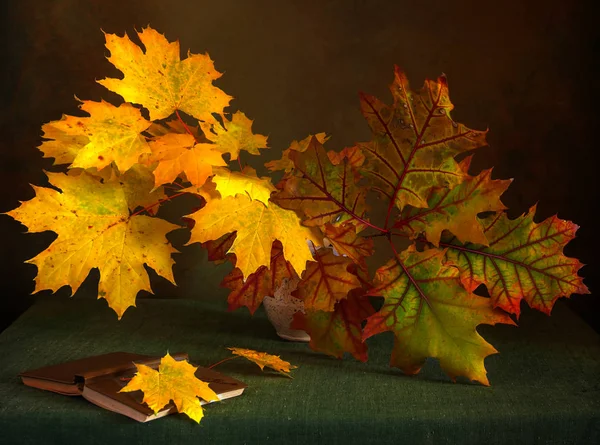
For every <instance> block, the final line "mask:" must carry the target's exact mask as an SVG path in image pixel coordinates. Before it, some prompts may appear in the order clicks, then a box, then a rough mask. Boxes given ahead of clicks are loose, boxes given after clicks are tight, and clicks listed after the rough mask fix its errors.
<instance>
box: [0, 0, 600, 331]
mask: <svg viewBox="0 0 600 445" xmlns="http://www.w3.org/2000/svg"><path fill="white" fill-rule="evenodd" d="M590 3H591V2H590ZM1 7H2V9H3V11H2V20H3V22H4V23H3V24H2V31H3V33H4V35H3V36H2V39H1V41H2V43H3V46H4V50H3V55H2V79H1V81H0V87H1V91H2V98H1V101H2V117H1V124H2V128H1V133H0V134H1V137H0V144H1V145H0V194H1V200H0V212H5V211H8V210H10V209H12V208H14V207H16V206H17V205H18V203H19V201H22V200H27V199H31V198H32V197H33V191H32V189H31V187H30V186H29V185H28V184H29V183H33V184H44V181H45V176H44V175H43V173H42V169H43V168H48V167H49V166H50V163H49V162H48V160H44V159H42V158H41V154H40V153H39V152H38V151H37V149H36V146H38V145H39V144H40V127H41V125H42V124H43V123H45V122H49V121H51V120H56V119H59V118H60V116H61V114H62V113H67V114H76V113H77V112H78V110H77V103H76V101H75V99H74V97H73V96H74V94H76V95H77V96H78V97H80V98H82V99H94V100H99V99H100V98H104V99H109V100H113V99H116V96H114V95H112V94H111V93H108V92H107V91H106V90H104V89H103V87H101V86H100V85H98V84H96V83H95V79H100V78H103V77H105V76H114V75H118V74H117V72H116V71H115V70H114V68H113V67H112V66H111V65H110V64H109V63H108V61H107V60H106V58H105V57H106V56H107V55H108V51H107V50H106V49H105V48H104V37H103V35H102V32H101V29H103V30H104V31H106V32H109V33H118V34H120V35H122V34H123V33H124V32H125V31H127V32H128V33H129V34H130V35H132V34H133V31H134V29H141V28H142V27H143V26H146V25H148V24H150V25H151V26H152V27H154V28H156V29H158V30H159V31H161V32H163V33H165V34H166V36H167V38H169V39H170V40H175V39H179V40H180V42H181V47H182V50H183V51H186V50H187V49H188V48H190V49H191V51H192V52H195V53H199V52H208V53H209V54H210V55H211V57H212V58H213V60H215V63H216V67H217V69H218V70H219V71H221V72H224V73H225V74H224V76H223V77H222V78H221V79H220V80H219V81H218V85H219V86H220V87H221V88H222V89H223V90H225V91H226V92H227V93H229V94H231V95H233V96H234V97H235V101H234V102H233V103H232V105H233V108H234V109H240V110H242V111H244V112H245V113H246V114H247V115H248V116H249V117H250V118H251V119H254V120H255V125H254V129H255V131H256V132H258V133H263V134H268V135H269V141H270V146H271V147H272V149H271V152H270V153H268V154H266V155H265V160H269V159H272V158H275V157H278V156H279V154H280V152H281V150H282V149H284V148H286V147H287V146H288V144H289V142H290V141H291V140H293V139H299V138H303V137H304V136H306V135H307V134H309V133H315V132H319V131H326V132H328V133H330V134H332V135H333V137H332V139H331V141H330V142H329V143H328V146H329V147H330V148H337V149H340V148H342V147H344V146H346V145H350V144H352V143H353V142H355V141H360V140H367V139H368V138H369V131H368V128H367V125H366V123H365V121H364V119H363V118H362V116H361V114H360V112H359V107H358V95H357V93H358V91H364V92H368V93H371V94H375V95H377V96H379V97H381V98H382V99H384V100H386V101H389V98H390V96H389V94H388V91H387V86H388V84H389V83H390V81H391V80H392V75H393V64H398V65H400V66H401V67H402V68H403V69H404V70H405V71H406V72H407V73H408V76H409V78H410V79H411V81H412V84H413V87H417V86H420V85H421V84H422V82H423V80H424V78H425V77H429V78H432V77H435V76H437V75H439V74H440V73H442V72H444V73H446V74H447V76H448V79H449V83H450V91H451V97H452V100H453V102H454V104H455V106H456V110H455V111H454V113H453V117H454V118H455V119H456V120H458V121H461V122H463V123H465V124H466V125H468V126H470V127H472V128H476V129H483V128H486V127H489V128H490V129H491V131H490V133H489V138H488V139H489V144H490V145H489V147H486V148H484V149H481V150H479V152H478V154H477V155H476V158H475V159H476V161H475V164H476V167H477V168H482V167H490V166H495V170H494V172H495V174H494V175H495V177H496V178H509V177H513V178H515V181H514V183H513V185H512V186H511V188H510V189H509V191H508V192H507V193H506V194H505V195H504V202H505V203H506V204H507V205H508V206H509V207H510V208H511V212H510V214H511V215H512V216H517V215H519V214H521V213H522V212H524V211H526V210H527V209H528V208H529V206H530V205H532V204H534V203H535V202H538V201H539V207H538V209H539V211H538V215H539V217H538V221H539V220H541V218H545V217H547V216H550V215H551V214H553V213H556V212H558V215H559V217H561V218H564V219H569V220H573V221H575V222H576V223H578V224H579V225H581V226H582V228H581V229H580V231H579V236H578V238H577V239H576V240H575V241H573V242H572V243H571V244H569V246H568V248H567V254H568V255H570V256H576V257H578V258H580V259H581V260H582V261H583V262H584V263H586V264H588V266H586V267H585V268H584V269H583V270H582V273H583V274H584V275H585V276H586V277H587V278H586V283H587V284H588V286H589V287H590V288H591V290H592V291H594V290H595V288H596V286H595V285H596V283H597V276H598V267H600V262H599V261H598V259H597V254H596V251H597V244H598V243H597V241H596V234H595V232H596V227H597V221H598V219H597V218H596V217H595V216H594V213H595V212H596V207H597V202H598V181H597V179H596V168H597V167H596V164H595V162H594V159H593V156H594V155H595V152H596V150H597V145H596V141H595V138H594V131H595V128H596V127H597V116H598V113H597V107H598V105H597V101H598V94H597V93H598V86H597V85H598V82H597V78H596V73H595V72H594V69H593V64H594V59H595V58H596V57H597V50H598V47H597V43H596V35H595V33H594V30H593V25H594V22H593V17H594V15H593V14H592V11H591V9H590V8H589V7H588V3H584V2H577V1H558V0H546V1H533V0H529V1H527V0H525V1H524V0H506V1H502V2H498V1H467V0H463V1H427V2H424V1H419V0H417V1H390V0H388V1H381V0H373V1H366V0H346V1H342V0H330V1H326V0H322V1H284V0H270V1H267V0H260V1H242V0H238V1H230V0H229V1H225V0H215V1H213V2H210V1H204V0H202V1H192V0H189V1H184V0H178V1H174V0H169V1H166V0H162V1H158V0H144V1H140V0H135V1H132V0H120V1H114V0H111V1H106V0H105V1H100V0H88V1H80V0H46V1H39V0H21V1H18V2H17V1H13V2H8V1H4V2H2V6H1ZM188 204H189V205H192V204H190V203H184V204H181V205H183V206H185V205H188ZM168 210H169V209H168V208H167V209H166V212H167V213H166V214H168V213H169V212H168ZM0 230H1V237H0V241H1V243H2V244H1V246H2V247H1V251H0V253H1V256H0V274H1V275H0V277H1V281H0V286H1V298H2V301H0V311H1V312H2V317H1V318H2V320H0V328H1V327H4V326H6V325H7V324H8V323H9V322H11V321H12V320H13V319H14V318H15V317H16V316H17V315H18V314H19V313H21V312H22V311H23V310H24V309H25V308H26V307H27V306H28V305H30V304H31V303H32V302H33V301H34V299H35V298H43V296H44V295H47V294H48V292H43V293H41V294H37V295H35V296H30V295H29V294H30V293H31V292H32V290H33V278H34V276H35V267H33V266H30V265H25V264H23V261H24V260H26V259H28V258H31V257H33V256H34V255H35V254H37V253H38V252H39V251H41V250H42V249H44V248H45V247H46V246H47V245H48V243H49V242H50V240H51V239H52V238H53V237H52V236H48V234H41V235H31V234H28V235H26V234H24V233H23V231H24V228H23V227H22V226H20V224H18V223H17V222H15V221H13V220H12V219H11V218H9V217H7V216H2V215H0ZM171 239H172V240H173V242H174V243H175V244H176V246H177V247H179V248H180V250H181V251H182V254H180V255H177V258H176V261H177V262H178V265H177V266H176V269H175V274H176V278H177V280H178V282H179V286H178V287H177V288H176V287H173V286H170V285H168V284H166V283H165V282H164V280H155V283H156V293H157V294H158V296H160V297H163V298H175V297H181V298H202V297H204V296H207V295H211V296H214V295H217V296H219V297H222V296H224V295H225V293H224V291H223V290H221V289H219V288H218V283H219V281H220V279H221V277H222V276H223V274H224V273H226V268H223V267H220V268H219V267H214V266H212V265H211V264H207V263H206V261H205V258H204V254H203V253H202V251H201V249H200V248H199V247H198V246H197V245H195V246H190V247H186V248H183V247H181V245H182V243H183V242H185V241H186V234H185V232H184V231H178V232H175V233H174V235H173V236H172V237H171ZM95 279H97V274H94V273H93V274H92V276H91V278H90V280H88V282H87V287H88V288H89V287H93V285H94V280H95ZM84 287H85V286H84ZM60 292H61V294H64V295H65V297H66V295H69V292H68V290H67V289H64V288H63V289H62V290H61V291H60ZM84 294H85V292H80V293H78V295H76V298H79V297H84ZM572 305H573V306H574V307H575V309H577V310H578V311H579V312H580V313H581V314H582V316H584V317H585V318H586V319H587V320H588V321H589V322H591V323H592V324H595V326H596V327H598V316H597V313H598V310H599V307H600V305H599V304H598V299H597V297H596V296H594V295H591V296H575V297H574V298H573V300H572ZM98 310H108V309H107V308H106V305H105V303H103V302H99V303H98Z"/></svg>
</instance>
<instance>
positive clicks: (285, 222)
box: [188, 194, 322, 277]
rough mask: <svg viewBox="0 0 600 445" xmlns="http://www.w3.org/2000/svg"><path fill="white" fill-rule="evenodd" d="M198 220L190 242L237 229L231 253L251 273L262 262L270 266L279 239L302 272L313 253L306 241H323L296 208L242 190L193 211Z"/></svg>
mask: <svg viewBox="0 0 600 445" xmlns="http://www.w3.org/2000/svg"><path fill="white" fill-rule="evenodd" d="M189 217H190V218H192V219H193V220H194V221H195V225H194V228H193V229H192V235H191V237H190V241H189V242H188V244H191V243H196V242H200V243H203V242H206V241H211V240H216V239H217V238H219V237H221V236H222V235H225V234H226V233H230V232H235V231H237V236H236V237H235V241H234V242H233V245H232V246H231V248H230V249H229V251H228V252H227V253H234V254H235V256H236V267H238V268H239V269H240V270H241V271H242V274H243V275H244V277H248V275H250V274H251V273H253V272H255V271H256V270H257V269H258V268H259V267H260V266H266V267H267V268H268V267H269V265H270V263H271V246H272V244H273V241H275V240H276V239H278V240H279V241H281V244H282V245H283V253H284V256H285V258H286V259H287V260H288V261H289V262H290V264H291V265H292V267H293V268H294V269H295V270H296V273H298V275H300V274H301V273H302V271H303V270H304V269H305V267H306V261H308V260H310V259H312V254H311V252H310V249H309V248H308V246H307V244H306V241H307V240H311V241H312V242H313V243H314V244H315V245H316V246H319V245H321V244H322V242H321V240H320V239H319V237H318V236H316V235H315V234H314V233H313V231H311V229H310V228H308V227H305V226H303V225H302V224H301V220H300V218H299V217H298V215H297V214H296V213H295V212H294V211H293V210H285V209H282V208H281V207H279V206H278V205H277V204H275V203H270V204H269V206H268V207H267V206H265V205H264V204H263V203H262V202H260V201H256V200H252V199H250V198H249V197H248V196H244V195H241V194H238V195H236V196H235V197H232V196H230V197H227V198H223V199H213V200H211V201H209V202H207V204H206V206H204V207H203V208H202V209H200V210H199V211H197V212H195V213H193V214H191V215H189Z"/></svg>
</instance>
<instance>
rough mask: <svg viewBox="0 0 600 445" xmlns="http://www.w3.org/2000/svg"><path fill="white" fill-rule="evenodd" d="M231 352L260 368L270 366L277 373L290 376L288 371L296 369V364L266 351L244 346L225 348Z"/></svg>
mask: <svg viewBox="0 0 600 445" xmlns="http://www.w3.org/2000/svg"><path fill="white" fill-rule="evenodd" d="M227 349H229V350H230V351H231V353H232V354H235V355H239V356H240V357H244V358H245V359H247V360H250V361H251V362H253V363H256V364H257V365H258V366H259V367H260V369H262V370H264V367H265V366H266V367H267V368H271V369H273V370H274V371H277V372H278V373H280V374H282V375H284V376H286V377H289V378H292V376H291V375H290V372H291V370H292V369H296V368H297V366H295V365H292V364H291V363H290V362H286V361H285V360H282V359H281V357H279V356H278V355H272V354H267V353H266V352H257V351H254V350H252V349H244V348H227Z"/></svg>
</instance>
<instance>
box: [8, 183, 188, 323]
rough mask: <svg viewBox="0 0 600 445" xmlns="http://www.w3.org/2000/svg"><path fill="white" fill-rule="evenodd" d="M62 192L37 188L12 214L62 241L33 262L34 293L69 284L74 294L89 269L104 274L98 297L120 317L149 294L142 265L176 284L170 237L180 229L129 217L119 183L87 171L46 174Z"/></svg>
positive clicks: (31, 229) (173, 250) (124, 193)
mask: <svg viewBox="0 0 600 445" xmlns="http://www.w3.org/2000/svg"><path fill="white" fill-rule="evenodd" d="M47 175H48V178H49V181H50V183H51V184H52V185H54V186H55V187H57V188H59V189H60V190H62V192H58V191H56V190H53V189H50V188H43V187H35V186H34V187H33V188H34V190H35V193H36V196H35V197H34V198H33V199H31V200H30V201H26V202H23V203H22V204H21V206H20V207H18V208H17V209H15V210H12V211H10V212H8V215H10V216H12V217H13V218H15V219H16V220H18V221H20V222H21V223H23V224H24V225H25V226H27V227H28V229H29V231H30V232H44V231H47V230H51V231H53V232H55V233H57V234H58V238H57V239H56V240H55V241H54V242H53V243H52V244H51V245H50V246H49V247H48V248H47V249H46V250H45V251H43V252H41V253H40V254H39V255H37V256H36V257H35V258H33V259H31V260H29V261H28V262H29V263H32V264H35V265H36V266H37V268H38V275H37V278H36V285H35V292H38V291H40V290H43V289H51V290H52V291H57V290H58V289H60V288H61V287H62V286H65V285H68V286H71V288H72V290H73V293H74V292H75V291H77V289H78V288H79V286H80V285H81V283H82V282H83V281H84V279H85V278H86V277H87V276H88V274H89V272H90V269H92V268H95V267H96V268H98V269H99V270H100V282H99V284H98V293H99V296H100V297H102V298H105V299H106V300H107V302H108V304H109V306H110V307H111V308H112V309H113V310H114V311H115V312H116V313H117V315H118V316H119V318H121V316H122V315H123V313H124V312H125V310H126V309H127V308H128V307H129V306H135V297H136V295H137V293H138V292H139V291H140V290H146V291H149V292H151V288H150V281H149V279H148V274H147V273H146V270H145V269H144V264H147V265H148V266H150V267H152V268H153V269H154V270H155V271H156V272H157V273H158V274H159V275H161V276H163V277H165V278H166V279H168V280H169V281H171V282H172V283H174V278H173V272H172V266H173V260H172V259H171V253H173V252H176V250H175V249H173V248H172V247H171V245H170V244H169V243H168V241H167V239H166V236H165V235H166V234H167V233H168V232H170V231H172V230H175V229H177V228H179V227H178V226H176V225H174V224H171V223H168V222H167V221H164V220H161V219H158V218H151V217H148V216H143V215H136V216H132V217H130V216H129V208H128V202H127V191H126V189H125V188H123V187H122V186H121V185H120V183H119V182H118V181H109V182H107V183H104V184H102V183H100V182H98V181H97V180H96V179H95V178H94V177H92V176H91V175H89V174H87V173H82V174H80V175H78V176H68V175H65V174H61V173H47Z"/></svg>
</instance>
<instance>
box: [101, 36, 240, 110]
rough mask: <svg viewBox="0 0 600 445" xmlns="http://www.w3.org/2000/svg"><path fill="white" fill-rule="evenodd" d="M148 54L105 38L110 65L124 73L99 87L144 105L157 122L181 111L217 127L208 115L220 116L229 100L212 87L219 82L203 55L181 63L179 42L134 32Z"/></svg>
mask: <svg viewBox="0 0 600 445" xmlns="http://www.w3.org/2000/svg"><path fill="white" fill-rule="evenodd" d="M137 35H138V36H139V38H140V40H141V42H142V44H143V45H144V47H145V49H146V51H145V52H144V51H142V48H140V47H139V46H138V45H136V44H135V43H133V42H132V41H131V40H130V39H129V36H127V34H125V35H124V36H123V37H119V36H117V35H116V34H105V35H104V36H105V38H106V48H108V50H109V51H110V57H109V58H108V60H109V62H110V63H112V64H113V65H114V66H115V67H116V68H117V69H118V70H119V71H121V72H122V73H123V76H124V77H123V79H114V78H106V79H102V80H99V81H98V83H100V84H101V85H103V86H105V87H106V88H108V89H109V90H110V91H113V92H115V93H117V94H119V95H121V96H122V97H123V99H125V100H126V101H128V102H132V103H135V104H140V105H143V106H144V107H145V108H146V109H148V111H149V112H150V119H151V120H153V121H155V120H158V119H164V118H166V117H169V116H170V115H171V114H173V113H174V112H175V111H177V110H181V111H183V112H185V113H187V114H189V115H191V116H193V117H195V118H196V119H199V120H202V121H207V122H216V120H215V118H214V117H213V116H212V113H216V114H219V115H221V116H222V115H223V109H224V108H225V107H227V106H228V105H229V101H230V100H231V99H232V97H231V96H229V95H227V94H225V93H224V92H223V91H222V90H220V89H219V88H217V87H215V86H214V85H213V81H214V80H216V79H218V78H219V77H221V73H219V72H218V71H217V70H215V67H214V64H213V61H212V60H211V59H210V57H209V56H208V55H207V54H192V53H190V52H188V54H187V58H186V59H184V60H181V59H180V49H179V42H169V41H168V40H167V39H166V38H165V36H164V35H162V34H160V33H159V32H157V31H155V30H154V29H152V28H150V27H147V28H144V29H143V30H142V32H138V33H137Z"/></svg>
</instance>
